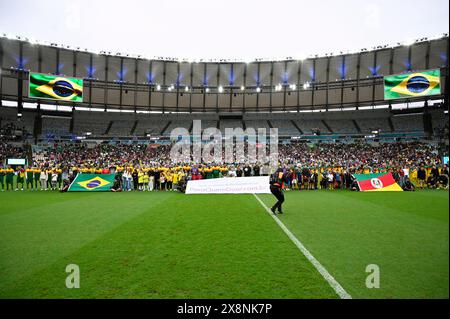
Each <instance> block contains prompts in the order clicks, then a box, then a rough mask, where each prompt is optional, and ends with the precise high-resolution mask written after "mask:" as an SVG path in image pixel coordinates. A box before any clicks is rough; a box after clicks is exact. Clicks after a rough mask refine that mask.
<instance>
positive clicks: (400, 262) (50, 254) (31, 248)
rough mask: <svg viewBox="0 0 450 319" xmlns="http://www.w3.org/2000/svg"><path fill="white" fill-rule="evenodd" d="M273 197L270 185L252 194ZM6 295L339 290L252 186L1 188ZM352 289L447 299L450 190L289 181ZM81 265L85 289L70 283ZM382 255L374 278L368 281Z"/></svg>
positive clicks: (337, 272)
mask: <svg viewBox="0 0 450 319" xmlns="http://www.w3.org/2000/svg"><path fill="white" fill-rule="evenodd" d="M259 197H260V198H261V199H262V200H263V201H264V202H265V203H266V204H267V205H271V204H272V203H273V202H274V198H273V197H272V196H271V195H259ZM0 203H1V204H0V207H1V208H0V297H1V298H13V297H16V298H338V296H337V295H336V294H335V292H334V291H333V290H332V288H331V287H330V286H329V285H328V283H327V282H326V281H325V280H324V279H323V278H322V277H321V275H320V274H319V273H318V272H317V271H316V270H315V269H314V267H313V266H312V265H311V264H310V263H309V261H307V260H306V258H305V257H304V256H303V255H302V254H301V252H300V251H299V250H298V249H297V248H296V247H295V245H294V244H293V243H292V242H291V241H290V240H289V238H288V237H287V236H286V235H285V234H284V233H283V231H282V230H281V229H280V228H279V226H278V225H277V224H276V223H275V222H274V221H273V220H272V219H271V217H270V216H268V214H267V213H266V212H265V210H264V208H263V207H262V206H261V205H260V203H258V201H257V200H256V199H255V198H254V197H253V195H250V194H247V195H184V194H179V193H174V192H153V193H138V192H130V193H118V194H113V193H95V194H92V193H91V194H89V193H69V194H59V193H55V192H26V191H24V192H10V193H0ZM280 219H281V220H282V221H283V222H284V223H285V225H286V226H287V227H288V228H289V229H290V230H291V231H292V232H293V233H294V234H295V235H296V236H297V238H298V239H299V240H300V241H302V243H303V244H304V245H305V246H306V247H307V248H308V249H309V251H310V252H311V253H312V254H313V255H314V256H315V257H316V258H317V259H318V260H319V261H320V262H321V263H322V265H323V266H325V268H326V269H327V270H328V271H329V272H330V273H331V275H333V276H334V277H335V279H336V280H337V281H338V282H339V283H340V284H341V285H342V286H343V287H344V289H346V291H347V292H349V293H350V294H351V295H352V296H353V297H354V298H421V297H424V298H448V284H449V282H448V242H449V238H448V192H446V191H422V192H415V193H406V192H404V193H370V194H368V193H353V192H347V191H339V192H337V191H317V192H316V191H308V192H286V204H285V215H283V216H280ZM72 263H73V264H77V265H79V266H80V271H81V288H80V289H67V288H66V287H65V278H66V276H67V273H66V272H65V268H66V265H68V264H72ZM368 264H377V265H378V266H379V267H380V271H381V287H380V289H367V288H366V286H365V280H366V276H367V275H368V274H367V273H366V272H365V268H366V266H367V265H368Z"/></svg>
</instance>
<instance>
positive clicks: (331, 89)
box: [0, 35, 449, 132]
mask: <svg viewBox="0 0 450 319" xmlns="http://www.w3.org/2000/svg"><path fill="white" fill-rule="evenodd" d="M25 40H26V39H24V38H20V39H18V38H14V39H11V38H7V37H5V36H3V37H2V36H0V65H1V80H0V93H1V95H0V100H9V101H17V100H20V101H23V102H24V103H36V102H39V103H42V104H44V103H46V104H55V102H54V101H48V100H42V99H41V100H36V99H31V98H29V97H28V89H29V72H38V73H43V74H52V75H61V76H66V77H76V78H82V79H84V84H83V102H82V103H77V104H76V106H78V107H94V108H102V109H111V110H112V109H123V110H135V111H163V112H217V113H219V112H237V113H245V112H258V111H292V110H294V111H301V110H311V109H339V108H345V107H363V106H372V105H387V104H388V102H387V101H385V100H384V87H383V76H385V75H392V74H400V73H405V72H412V71H423V70H429V69H440V70H441V92H442V94H441V95H435V96H433V97H417V98H409V99H408V101H424V100H426V99H428V100H430V99H442V98H443V97H444V95H445V94H446V92H447V91H446V81H447V74H448V55H449V39H448V35H444V36H443V37H441V38H435V39H421V40H419V41H416V42H415V43H413V44H410V45H404V44H400V43H399V44H397V45H394V46H378V47H375V48H372V49H370V50H367V49H362V50H361V51H360V52H356V53H344V52H342V53H341V54H339V55H332V54H329V55H326V56H311V57H308V58H305V59H302V60H298V59H289V58H288V59H286V60H283V61H266V60H255V61H252V62H248V63H246V62H232V61H225V60H222V61H196V62H187V61H176V60H167V59H166V60H164V59H153V60H152V59H146V58H143V57H140V56H136V57H130V56H127V55H122V54H111V53H110V52H99V53H93V52H88V51H85V50H80V49H74V48H68V47H65V46H61V45H57V44H50V45H44V44H36V43H31V42H29V41H25ZM19 92H21V94H19ZM405 101H406V100H405V99H400V100H393V101H391V103H394V104H395V103H404V102H405ZM58 103H59V105H66V106H73V105H75V104H74V103H73V102H66V101H61V102H58ZM130 125H131V127H130ZM122 126H123V127H122ZM128 128H130V129H131V128H133V127H132V123H121V124H120V125H117V124H113V126H112V127H111V132H120V131H122V130H128ZM135 129H136V130H138V131H140V130H141V125H140V124H139V123H138V126H137V127H136V128H135ZM331 129H332V130H333V125H331ZM337 129H339V127H337Z"/></svg>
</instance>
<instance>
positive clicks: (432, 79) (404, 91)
mask: <svg viewBox="0 0 450 319" xmlns="http://www.w3.org/2000/svg"><path fill="white" fill-rule="evenodd" d="M440 80H441V71H440V70H438V69H437V70H428V71H423V72H415V73H405V74H397V75H388V76H385V77H384V99H385V100H392V99H401V98H411V97H418V96H428V95H438V94H441V83H440Z"/></svg>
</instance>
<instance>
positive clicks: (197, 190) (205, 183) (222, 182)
mask: <svg viewBox="0 0 450 319" xmlns="http://www.w3.org/2000/svg"><path fill="white" fill-rule="evenodd" d="M263 193H264V194H270V184H269V176H252V177H223V178H212V179H201V180H196V181H188V183H187V187H186V194H263Z"/></svg>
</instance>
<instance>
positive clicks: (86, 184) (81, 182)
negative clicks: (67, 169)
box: [67, 173, 116, 192]
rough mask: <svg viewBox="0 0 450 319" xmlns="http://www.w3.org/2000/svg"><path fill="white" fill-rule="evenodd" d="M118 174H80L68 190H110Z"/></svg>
mask: <svg viewBox="0 0 450 319" xmlns="http://www.w3.org/2000/svg"><path fill="white" fill-rule="evenodd" d="M115 175H116V174H83V173H81V174H78V175H77V177H75V179H74V181H73V182H72V184H70V186H69V189H68V190H67V191H68V192H108V191H109V190H110V189H111V187H112V186H113V184H114V176H115Z"/></svg>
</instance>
